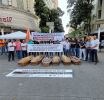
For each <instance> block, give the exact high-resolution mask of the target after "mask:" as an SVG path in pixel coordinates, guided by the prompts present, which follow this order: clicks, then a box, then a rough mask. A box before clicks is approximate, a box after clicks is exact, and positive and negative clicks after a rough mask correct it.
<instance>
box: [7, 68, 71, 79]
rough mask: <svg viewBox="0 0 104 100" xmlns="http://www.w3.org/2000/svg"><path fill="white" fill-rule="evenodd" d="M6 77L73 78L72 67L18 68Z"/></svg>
mask: <svg viewBox="0 0 104 100" xmlns="http://www.w3.org/2000/svg"><path fill="white" fill-rule="evenodd" d="M6 77H56V78H73V70H72V69H16V70H13V71H12V72H11V73H9V74H8V75H6Z"/></svg>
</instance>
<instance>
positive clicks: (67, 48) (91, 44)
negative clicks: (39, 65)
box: [0, 36, 99, 63]
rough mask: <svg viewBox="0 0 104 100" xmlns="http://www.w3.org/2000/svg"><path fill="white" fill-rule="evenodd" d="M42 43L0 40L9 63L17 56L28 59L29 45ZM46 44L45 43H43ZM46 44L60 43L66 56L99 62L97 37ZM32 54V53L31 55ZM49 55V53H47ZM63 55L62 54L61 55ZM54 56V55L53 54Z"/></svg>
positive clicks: (2, 50) (68, 39)
mask: <svg viewBox="0 0 104 100" xmlns="http://www.w3.org/2000/svg"><path fill="white" fill-rule="evenodd" d="M34 43H42V42H34V41H32V40H30V41H29V42H27V43H26V41H25V40H22V41H20V40H19V39H18V40H8V41H6V40H2V43H1V40H0V50H1V55H2V54H3V53H7V52H8V61H10V60H14V57H15V54H16V55H17V58H18V59H21V58H23V57H26V56H27V55H29V53H28V52H27V44H34ZM43 43H44V42H43ZM46 43H49V44H50V43H52V44H54V43H60V44H62V45H63V54H65V55H66V56H70V55H71V56H76V57H78V58H80V59H81V60H84V61H91V62H95V63H97V62H98V56H97V51H98V49H99V40H98V39H97V38H96V36H87V37H85V38H81V39H76V38H65V39H63V40H62V41H60V42H59V41H57V42H54V41H51V40H50V41H48V42H46ZM30 54H31V53H30ZM45 54H47V53H45ZM61 54H62V53H61ZM50 55H51V56H52V55H53V53H52V52H51V53H50Z"/></svg>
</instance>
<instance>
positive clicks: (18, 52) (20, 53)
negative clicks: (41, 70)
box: [16, 51, 22, 59]
mask: <svg viewBox="0 0 104 100" xmlns="http://www.w3.org/2000/svg"><path fill="white" fill-rule="evenodd" d="M16 53H17V58H18V59H21V58H22V51H16Z"/></svg>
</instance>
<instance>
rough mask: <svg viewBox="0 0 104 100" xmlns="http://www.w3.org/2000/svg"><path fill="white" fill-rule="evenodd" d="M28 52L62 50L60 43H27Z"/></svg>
mask: <svg viewBox="0 0 104 100" xmlns="http://www.w3.org/2000/svg"><path fill="white" fill-rule="evenodd" d="M27 51H28V52H63V45H62V44H28V46H27Z"/></svg>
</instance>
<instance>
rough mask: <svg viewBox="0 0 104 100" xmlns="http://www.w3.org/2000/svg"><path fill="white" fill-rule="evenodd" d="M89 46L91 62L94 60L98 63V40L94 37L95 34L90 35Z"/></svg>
mask: <svg viewBox="0 0 104 100" xmlns="http://www.w3.org/2000/svg"><path fill="white" fill-rule="evenodd" d="M90 48H91V56H92V62H95V64H97V63H98V55H97V51H98V50H99V40H98V39H96V36H94V37H92V40H91V42H90Z"/></svg>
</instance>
